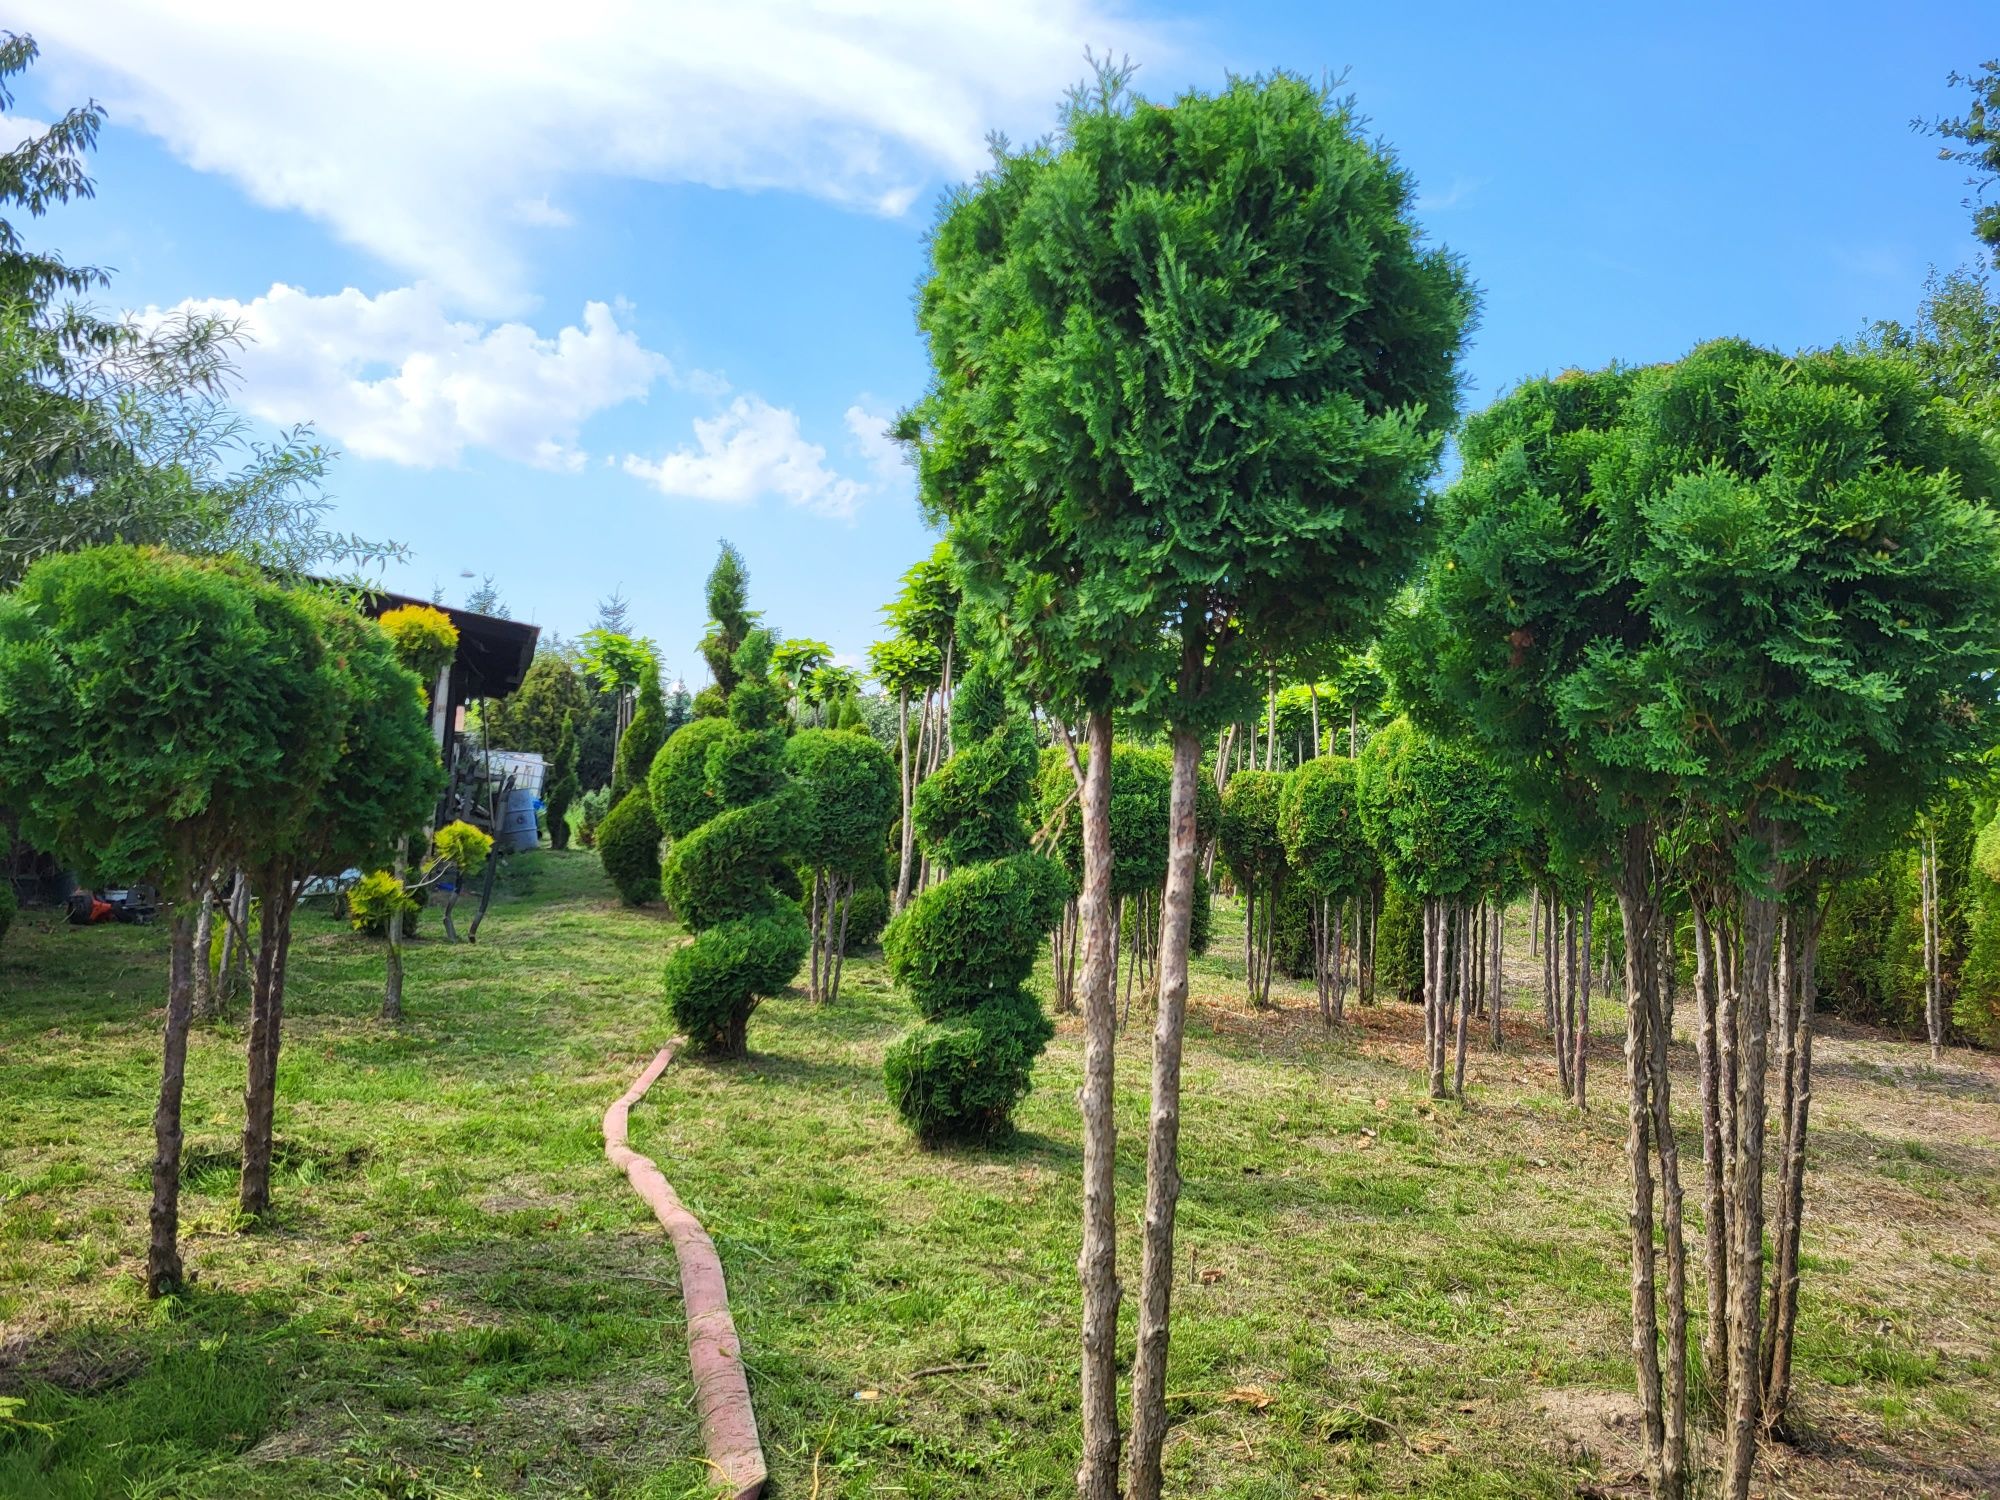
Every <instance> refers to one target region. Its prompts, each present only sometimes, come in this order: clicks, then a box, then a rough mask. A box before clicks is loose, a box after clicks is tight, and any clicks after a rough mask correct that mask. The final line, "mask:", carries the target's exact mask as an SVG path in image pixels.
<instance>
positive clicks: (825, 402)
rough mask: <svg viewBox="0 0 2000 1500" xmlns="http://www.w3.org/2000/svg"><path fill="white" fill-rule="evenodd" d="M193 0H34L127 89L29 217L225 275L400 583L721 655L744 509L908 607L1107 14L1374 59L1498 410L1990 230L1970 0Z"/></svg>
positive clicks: (1149, 28)
mask: <svg viewBox="0 0 2000 1500" xmlns="http://www.w3.org/2000/svg"><path fill="white" fill-rule="evenodd" d="M176 9H178V10H180V11H183V12H186V11H192V10H194V9H195V8H194V7H188V6H185V5H182V6H179V7H178V8H176V7H174V6H172V5H170V4H168V3H166V0H21V3H17V4H16V6H15V16H14V19H13V20H12V21H11V22H10V23H9V24H11V25H14V26H17V27H18V28H19V29H22V30H25V31H28V32H31V33H33V34H34V35H35V36H36V37H37V38H38V40H39V41H40V42H41V43H42V47H43V61H42V63H41V64H40V65H39V66H38V67H37V69H36V70H35V72H34V73H33V74H32V75H31V76H30V78H29V79H28V80H27V82H26V85H25V87H24V88H23V90H22V94H21V98H20V100H19V101H18V103H17V113H18V114H19V115H20V116H22V117H23V119H24V122H25V121H32V120H34V119H47V118H49V117H50V116H51V115H52V114H53V113H54V112H56V111H58V110H59V109H61V108H62V107H64V106H65V105H67V104H70V103H74V102H76V101H78V100H80V99H81V98H83V97H85V96H91V97H96V98H98V99H100V100H101V101H103V102H104V103H105V104H106V105H107V107H108V108H109V109H110V111H111V118H110V123H109V126H108V128H107V129H106V131H105V133H104V136H103V139H102V142H101V149H100V151H99V153H98V156H97V159H96V163H95V173H96V177H97V182H98V197H97V199H96V200H95V201H93V202H90V203H87V204H81V205H76V206H72V207H71V208H69V209H66V210H63V211H62V212H61V213H59V214H57V215H55V216H52V217H51V218H50V219H49V220H47V221H45V222H44V224H43V225H41V226H38V227H37V228H36V229H35V230H34V231H33V233H34V236H35V238H36V239H37V240H38V242H41V243H48V244H54V245H56V246H58V247H60V248H61V249H62V250H63V251H64V252H65V254H67V255H68V256H69V257H70V258H71V259H73V260H80V261H85V262H92V263H98V264H103V265H106V266H110V267H113V268H115V269H116V279H115V281H114V283H113V287H112V297H113V299H114V300H115V301H117V302H118V303H120V304H122V305H124V306H126V307H129V308H133V309H145V308H149V307H152V308H168V307H174V306H177V305H180V304H182V303H186V302H193V303H195V304H197V305H200V306H204V307H211V308H214V309H216V310H218V311H221V312H224V313H229V314H233V315H236V316H240V317H242V318H243V319H244V320H245V322H246V324H247V326H249V327H250V328H251V329H253V330H254V331H255V332H256V333H257V335H258V339H259V342H258V344H257V345H256V347H255V348H253V349H251V350H249V351H247V352H246V355H245V357H244V360H243V373H244V379H245V385H244V388H243V390H242V393H241V400H242V402H243V404H244V405H246V406H247V407H248V408H249V409H251V410H252V411H253V412H255V413H257V414H258V415H259V416H260V417H263V418H265V419H267V420H270V421H273V422H291V421H297V420H304V419H312V420H314V421H315V422H316V423H317V425H318V427H319V429H320V431H321V433H322V436H323V437H324V438H325V439H326V440H328V441H329V442H330V443H331V444H333V445H334V446H335V447H337V448H339V449H340V450H341V451H342V454H343V456H342V458H341V460H340V462H339V464H338V466H337V468H336V470H335V473H334V476H333V481H332V484H331V489H332V491H333V493H334V495H335V496H336V498H337V501H338V511H337V521H338V524H340V525H341V526H342V527H344V528H346V529H350V530H353V531H357V532H360V533H362V534H364V535H376V536H388V537H393V538H395V539H397V540H398V541H401V542H403V543H405V544H407V545H408V546H409V547H410V548H411V549H412V552H413V554H414V555H413V558H412V560H411V561H410V562H409V563H408V564H407V565H403V566H392V567H391V568H390V570H389V572H388V574H387V578H386V581H387V582H388V583H389V584H390V585H391V586H392V587H396V588H400V589H402V590H404V591H406V592H412V593H422V594H428V593H429V592H430V591H431V589H432V587H433V585H434V584H437V585H442V586H443V588H444V590H445V592H446V596H447V597H448V598H449V599H450V600H451V601H452V602H458V601H460V600H461V599H462V598H463V597H464V594H465V592H466V591H467V590H468V589H469V588H471V587H472V586H473V581H474V580H471V579H467V578H464V577H462V576H461V574H462V573H464V572H467V571H469V572H471V573H473V574H475V575H482V574H487V573H490V574H492V575H493V576H494V578H495V580H496V582H497V583H498V586H499V588H500V590H501V594H502V596H503V597H504V598H505V600H506V601H507V602H508V604H509V605H510V606H511V608H512V610H513V612H514V613H515V615H516V616H517V617H520V618H525V619H532V620H534V621H536V622H538V623H540V624H542V625H544V626H548V627H552V628H554V629H556V630H560V631H562V632H563V633H565V634H575V633H576V632H578V631H580V630H582V629H583V628H584V627H585V626H587V625H588V624H589V623H590V620H591V617H592V615H593V614H594V612H595V602H596V600H597V599H598V598H600V597H601V596H603V595H605V594H608V593H609V592H610V591H611V590H612V589H613V588H614V587H619V588H622V589H623V591H624V593H625V594H626V595H627V596H628V597H629V598H630V600H631V601H632V606H633V617H634V621H635V624H636V626H637V628H639V629H640V630H641V631H642V632H644V633H646V634H649V635H652V636H653V637H654V638H655V639H657V640H658V641H659V643H660V645H661V648H662V652H663V655H664V658H665V660H666V661H667V663H668V664H669V666H670V667H672V668H677V669H679V670H681V671H683V672H685V673H686V674H687V676H688V677H689V679H690V681H691V682H698V681H699V664H698V658H697V657H696V655H695V652H694V649H693V643H694V641H695V640H696V639H697V637H698V636H699V635H700V633H701V626H702V621H703V617H704V613H705V611H704V609H703V605H702V600H701V584H702V580H703V578H704V576H705V575H706V573H707V571H708V568H709V566H710V564H711V563H712V561H713V558H714V553H715V545H716V541H717V539H718V538H719V537H724V536H726V537H728V538H729V539H730V540H732V541H734V542H735V543H736V544H737V545H738V546H739V547H740V548H741V549H742V551H743V553H744V555H745V557H746V559H747V560H748V562H749V566H750V570H751V578H752V594H753V600H752V602H753V603H754V604H755V605H756V606H757V607H759V608H761V609H762V610H763V611H764V613H765V615H766V617H767V619H769V620H770V621H771V622H772V623H774V624H775V625H777V626H778V627H779V628H780V629H782V630H783V631H785V632H787V633H790V634H799V635H810V636H816V637H819V638H821V639H824V640H827V641H829V642H831V643H832V644H833V645H834V647H835V649H836V650H837V651H839V652H840V653H842V654H843V655H847V656H858V655H859V654H860V653H862V652H863V651H865V649H866V646H867V644H868V642H869V641H870V640H872V639H874V638H875V636H876V634H877V633H878V610H879V608H880V606H881V604H882V603H883V602H884V601H885V600H886V599H887V598H888V596H889V595H890V594H891V593H892V592H893V590H894V587H895V582H896V579H897V577H898V575H899V574H900V573H901V571H902V570H903V569H904V568H905V567H907V566H908V565H909V564H910V563H911V562H913V561H914V560H916V559H917V558H918V557H919V556H921V555H922V554H923V553H925V552H926V551H927V550H928V549H929V546H930V544H931V538H930V537H929V536H928V535H927V533H926V532H925V529H924V527H923V524H922V521H921V518H920V517H919V515H918V513H917V510H916V506H915V502H914V499H913V498H912V487H911V484H910V481H909V478H908V476H907V471H905V470H903V469H902V468H901V467H900V465H899V464H898V463H897V462H896V460H895V456H894V455H893V453H891V452H889V451H888V450H887V447H886V445H885V444H884V443H883V441H882V440H881V437H880V429H881V424H882V422H883V420H884V419H885V418H886V417H887V416H889V415H890V414H891V413H893V412H894V410H895V409H896V408H897V407H898V406H900V405H902V404H904V403H906V402H907V401H908V400H910V399H911V398H912V397H913V396H914V395H915V394H916V393H917V392H918V391H919V390H920V389H921V387H922V384H923V381H924V375H925V364H924V355H923V349H922V346H921V344H920V343H919V341H918V338H917V336H916V332H915V329H914V326H913V323H912V317H911V295H912V292H913V289H914V287H915V285H916V282H917V280H918V278H919V276H920V275H921V273H922V270H923V265H924V254H923V238H924V233H925V230H926V228H927V226H928V224H929V222H930V217H931V210H932V205H933V204H934V202H935V201H936V197H937V194H938V193H939V191H940V190H941V189H942V188H943V187H944V186H946V185H947V184H949V183H951V182H953V181H956V180H960V179H962V178H963V177H964V176H966V175H968V174H969V173H970V172H971V171H973V170H975V169H976V167H977V165H978V163H979V161H980V159H981V154H982V146H981V141H982V139H983V136H984V134H985V132H986V131H987V130H989V129H993V128H1000V129H1004V130H1006V131H1007V132H1008V133H1009V134H1011V135H1013V136H1014V137H1015V138H1017V139H1020V138H1025V137H1030V136H1033V135H1035V134H1038V133H1040V132H1041V131H1042V130H1044V129H1045V128H1046V127H1047V125H1048V124H1049V122H1050V120H1051V119H1052V115H1053V108H1054V104H1055V101H1056V99H1057V98H1058V96H1059V95H1060V93H1061V91H1062V89H1063V88H1064V87H1065V86H1066V85H1067V84H1068V83H1070V82H1072V81H1073V80H1075V79H1076V78H1077V77H1079V76H1080V75H1081V74H1082V72H1083V69H1084V63H1083V50H1084V48H1085V47H1086V46H1095V47H1097V48H1098V49H1099V50H1105V49H1107V48H1108V49H1109V50H1112V51H1121V52H1126V53H1129V54H1131V55H1132V56H1133V57H1134V58H1135V60H1137V61H1139V62H1140V63H1141V65H1142V66H1141V71H1140V74H1139V86H1140V88H1141V89H1142V91H1144V92H1148V93H1150V94H1152V95H1153V96H1154V97H1160V96H1163V95H1168V94H1171V93H1174V92H1178V91H1180V90H1181V89H1183V88H1187V87H1190V86H1192V87H1206V86H1212V85H1214V84H1216V83H1217V82H1219V81H1220V80H1221V78H1222V77H1223V76H1224V74H1225V73H1226V72H1229V71H1237V72H1257V71H1262V70H1266V69H1270V68H1274V67H1283V68H1288V69H1293V70H1296V71H1301V72H1307V73H1312V74H1318V73H1321V72H1327V73H1332V74H1338V73H1340V72H1342V71H1345V72H1346V73H1347V75H1348V87H1349V88H1350V89H1351V90H1352V91H1353V92H1354V93H1355V94H1356V95H1357V97H1358V98H1359V100H1360V103H1361V106H1362V109H1363V110H1364V112H1365V113H1366V114H1367V115H1368V116H1369V117H1370V118H1371V120H1372V122H1373V125H1374V128H1375V129H1376V130H1378V131H1379V132H1380V134H1381V135H1382V136H1383V137H1384V138H1385V139H1386V140H1387V141H1389V142H1391V143H1392V144H1393V145H1394V146H1395V148H1396V150H1397V152H1398V154H1399V155H1400V157H1401V159H1402V160H1403V162H1404V163H1405V164H1406V165H1407V166H1408V167H1409V169H1410V170H1411V171H1412V172H1413V173H1414V175H1415V176H1416V178H1417V179H1418V182H1419V184H1420V188H1421V193H1422V199H1421V214H1422V217H1423V219H1424V221H1425V223H1426V225H1427V226H1428V228H1429V230H1430V232H1431V234H1432V236H1433V237H1434V238H1435V239H1437V240H1440V241H1442V242H1443V243H1445V244H1447V245H1449V246H1451V247H1452V248H1453V249H1454V250H1456V251H1458V252H1460V253H1461V254H1463V255H1464V256H1465V257H1466V259H1467V261H1468V262H1469V264H1470V267H1471V270H1472V273H1473V275H1474V277H1475V278H1476V279H1477V281H1478V282H1479V284H1480V286H1481V287H1482V289H1483V293H1484V298H1485V311H1484V315H1483V319H1482V323H1481V327H1480V329H1479V331H1478V333H1477V335H1476V338H1475V342H1474V345H1473V349H1472V352H1471V358H1470V373H1471V376H1472V381H1473V396H1472V399H1473V402H1474V404H1475V405H1483V404H1485V403H1486V402H1487V401H1490V400H1491V399H1492V398H1493V397H1494V396H1495V395H1496V394H1498V393H1499V392H1500V391H1502V390H1504V389H1505V388H1506V387H1507V386H1508V385H1509V384H1511V383H1512V382H1514V381H1516V380H1518V379H1520V378H1521V377H1523V376H1526V375H1532V374H1539V373H1542V372H1545V371H1551V370H1557V369H1561V368H1563V367H1566V366H1570V365H1584V366H1590V365H1598V364H1602V363H1604V362H1606V361H1608V360H1612V359H1623V360H1627V361H1648V360H1657V359H1664V358H1671V357H1673V356H1675V355H1678V354H1680V353H1682V352H1684V351H1685V350H1686V349H1687V348H1688V347H1689V346H1690V345H1692V344H1694V343H1695V342H1697V341H1699V340H1701V339H1704V338H1708V337H1713V336H1716V335H1721V334H1734V335H1741V336H1745V337H1749V338H1752V339H1756V340H1759V341H1762V342H1765V343H1769V344H1772V345H1776V346H1778V347H1781V348H1786V349H1792V348H1798V347H1803V346H1810V345H1817V344H1824V343H1828V342H1832V341H1834V340H1836V339H1840V338H1843V337H1845V336H1848V335H1850V334H1852V333H1853V332H1854V331H1856V330H1857V329H1858V328H1860V327H1861V326H1863V325H1864V324H1865V323H1866V322H1867V321H1869V320H1870V319H1873V318H1877V317H1888V316H1903V315H1906V314H1907V313H1908V311H1909V310H1910V308H1911V307H1912V306H1913V305H1914V303H1915V302H1916V300H1917V298H1918V297H1919V295H1920V294H1921V287H1922V282H1923V279H1924V276H1925V274H1926V272H1927V270H1928V269H1929V268H1930V267H1931V266H1933V265H1937V266H1940V267H1945V266H1951V265H1954V264H1958V263H1960V262H1963V261H1967V260H1970V259H1972V258H1973V251H1974V249H1975V246H1974V245H1973V242H1972V240H1971V238H1970V235H1969V233H1968V230H1967V224H1968V216H1967V214H1966V212H1965V211H1964V210H1963V209H1962V208H1961V207H1960V206H1959V199H1960V198H1961V197H1962V196H1963V193H1964V188H1963V186H1962V184H1961V182H1960V180H1959V173H1958V171H1957V169H1955V168H1953V167H1951V166H1949V165H1946V164H1943V163H1940V162H1938V161H1937V160H1936V159H1935V151H1934V146H1933V144H1932V143H1930V142H1928V141H1926V140H1924V139H1923V138H1921V137H1919V136H1917V135H1915V134H1913V133H1912V132H1911V130H1910V128H1909V121H1910V118H1911V117H1912V116H1913V115H1919V114H1924V115H1930V114H1935V113H1937V112H1939V111H1940V110H1944V109H1948V108H1951V107H1952V106H1953V104H1954V100H1953V97H1952V95H1951V94H1950V92H1949V91H1948V90H1947V89H1946V87H1945V82H1944V79H1945V75H1946V74H1947V73H1948V72H1950V71H1951V70H1952V69H1953V68H1965V67H1967V66H1970V65H1972V64H1974V63H1976V62H1978V61H1979V60H1980V59H1982V58H1985V57H1988V56H1991V55H1993V54H1994V53H1995V52H1996V51H2000V27H1996V26H1994V25H1993V22H1994V20H1995V19H1996V13H1995V12H1994V11H1993V9H1992V8H1991V7H1990V6H1988V5H1980V4H1973V3H1960V4H1914V3H1913V4H1903V5H1898V6H1893V7H1890V6H1881V5H1863V4H1840V3H1830V4H1817V5H1806V4H1773V5H1758V6H1744V5H1741V4H1737V5H1676V6H1654V7H1645V8H1639V7H1630V6H1615V5H1603V4H1596V5H1534V6H1513V7H1507V6H1493V5H1490V4H1486V5H1473V4H1464V5H1459V4H1434V5H1426V6H1384V5H1379V4H1377V5H1371V6H1366V7H1362V6H1354V5H1348V4H1342V3H1321V4H1299V5H1290V4H1269V5H1242V6H1219V5H1217V6H1185V5H1181V6H1164V7H1132V8H1125V7H1113V6H1108V5H1105V4H1101V3H1097V0H1014V3H1007V4H996V3H991V0H955V3H954V4H952V5H949V6H946V5H941V4H907V3H900V0H879V3H869V4H862V3H856V0H847V3H842V4H836V5H806V4H800V3H796V0H736V3H731V4H728V5H714V4H707V3H686V4H677V5H673V6H667V5H659V4H648V3H643V0H578V3H576V4H573V5H570V6H562V7H545V6H540V5H532V4H528V3H526V0H498V3H494V4H487V5H482V6H480V7H477V8H476V9H473V8H466V7H460V6H445V5H436V4H427V3H424V0H404V3H402V4H389V3H387V0H358V3H353V4H349V5H345V6H341V7H314V6H300V7H286V6H272V5H268V4H260V3H251V0H219V3H215V4H209V5H205V6H202V7H200V8H199V9H200V13H201V17H200V19H189V18H188V16H186V15H175V14H173V13H172V12H174V11H175V10H176ZM1982 22H1984V23H1985V24H1981V23H1982Z"/></svg>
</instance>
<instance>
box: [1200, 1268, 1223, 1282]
mask: <svg viewBox="0 0 2000 1500" xmlns="http://www.w3.org/2000/svg"><path fill="white" fill-rule="evenodd" d="M1220 1280H1222V1272H1220V1271H1218V1270H1216V1268H1215V1267H1214V1266H1204V1267H1203V1268H1202V1272H1201V1284H1202V1285H1203V1286H1214V1285H1215V1284H1216V1282H1218V1281H1220Z"/></svg>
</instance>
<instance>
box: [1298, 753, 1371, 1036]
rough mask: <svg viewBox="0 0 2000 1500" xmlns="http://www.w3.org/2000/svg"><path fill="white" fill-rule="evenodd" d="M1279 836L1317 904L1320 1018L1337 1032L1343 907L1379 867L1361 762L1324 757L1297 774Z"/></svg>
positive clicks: (1343, 993)
mask: <svg viewBox="0 0 2000 1500" xmlns="http://www.w3.org/2000/svg"><path fill="white" fill-rule="evenodd" d="M1278 837H1279V840H1280V842H1282V843H1283V845H1284V848H1285V862H1286V864H1287V865H1288V866H1289V867H1290V873H1291V879H1292V882H1293V884H1295V885H1296V886H1297V887H1298V888H1299V889H1300V890H1301V891H1302V892H1303V893H1304V894H1305V895H1306V897H1307V899H1308V900H1309V901H1310V902H1311V909H1312V910H1311V915H1312V958H1313V980H1314V983H1315V984H1316V985H1317V986H1318V988H1319V1014H1320V1019H1321V1020H1323V1021H1325V1022H1326V1023H1327V1024H1328V1025H1332V1024H1333V1023H1334V1022H1337V1021H1339V1020H1340V1019H1341V1018H1342V1016H1343V1014H1344V1013H1345V1009H1346V1004H1347V985H1346V981H1345V979H1344V977H1343V976H1342V974H1341V968H1340V934H1341V928H1342V926H1343V925H1344V924H1343V922H1342V920H1341V903H1342V902H1344V901H1346V900H1347V899H1348V898H1349V897H1351V896H1353V895H1355V894H1356V893H1357V892H1359V891H1361V890H1362V889H1363V888H1364V887H1365V886H1366V885H1367V884H1368V882H1369V880H1370V878H1371V877H1372V875H1373V873H1374V864H1375V860H1374V856H1373V854H1372V853H1371V852H1370V850H1369V848H1368V840H1367V838H1366V836H1365V835H1363V833H1362V831H1361V805H1360V802H1359V801H1358V800H1357V797H1356V793H1355V785H1354V762H1353V761H1351V760H1349V759H1348V758H1347V757H1346V756H1344V755H1323V756H1320V757H1318V758H1316V759H1313V760H1309V761H1307V762H1306V763H1305V764H1304V765H1302V766H1300V767H1299V768H1298V769H1297V770H1295V771H1293V772H1291V773H1290V775H1288V776H1287V777H1286V778H1285V789H1284V792H1283V793H1282V794H1281V795H1280V797H1279V799H1278Z"/></svg>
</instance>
